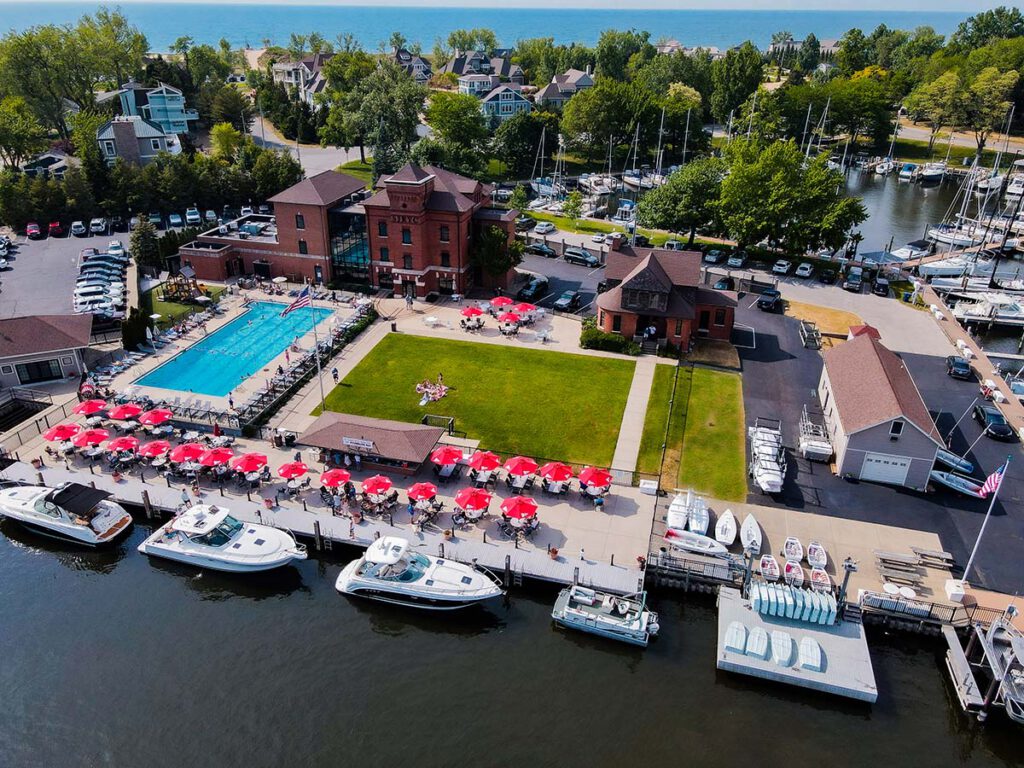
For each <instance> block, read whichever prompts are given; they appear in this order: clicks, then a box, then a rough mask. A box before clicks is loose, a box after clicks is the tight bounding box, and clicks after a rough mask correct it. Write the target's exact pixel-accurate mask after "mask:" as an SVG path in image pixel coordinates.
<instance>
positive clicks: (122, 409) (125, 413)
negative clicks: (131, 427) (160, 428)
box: [107, 403, 142, 419]
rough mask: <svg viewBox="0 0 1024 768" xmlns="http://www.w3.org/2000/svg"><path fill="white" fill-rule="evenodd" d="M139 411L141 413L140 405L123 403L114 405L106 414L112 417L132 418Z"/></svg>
mask: <svg viewBox="0 0 1024 768" xmlns="http://www.w3.org/2000/svg"><path fill="white" fill-rule="evenodd" d="M140 413H142V406H141V405H136V404H135V403H125V404H124V405H115V406H114V407H113V408H111V409H110V411H109V412H108V413H107V415H108V416H109V417H110V418H112V419H134V418H135V417H136V416H138V415H139V414H140Z"/></svg>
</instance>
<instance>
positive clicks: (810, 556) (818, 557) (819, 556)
mask: <svg viewBox="0 0 1024 768" xmlns="http://www.w3.org/2000/svg"><path fill="white" fill-rule="evenodd" d="M807 564H808V565H810V566H811V567H812V568H824V567H825V566H827V565H828V554H827V553H826V552H825V547H823V546H822V545H821V542H817V541H812V542H811V543H810V544H808V545H807Z"/></svg>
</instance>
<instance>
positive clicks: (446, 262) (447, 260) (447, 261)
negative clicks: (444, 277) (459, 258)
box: [441, 251, 452, 267]
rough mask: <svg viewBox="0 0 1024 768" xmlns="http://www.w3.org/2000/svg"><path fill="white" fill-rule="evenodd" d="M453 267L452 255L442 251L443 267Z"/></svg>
mask: <svg viewBox="0 0 1024 768" xmlns="http://www.w3.org/2000/svg"><path fill="white" fill-rule="evenodd" d="M451 265H452V255H451V254H450V253H448V251H441V266H442V267H450V266H451Z"/></svg>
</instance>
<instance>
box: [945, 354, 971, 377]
mask: <svg viewBox="0 0 1024 768" xmlns="http://www.w3.org/2000/svg"><path fill="white" fill-rule="evenodd" d="M946 375H947V376H952V377H953V378H954V379H963V380H964V381H971V380H972V379H974V371H972V370H971V364H970V363H969V362H968V361H967V358H965V357H960V356H959V355H950V356H949V357H947V358H946Z"/></svg>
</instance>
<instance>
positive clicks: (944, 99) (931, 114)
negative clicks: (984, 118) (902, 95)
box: [904, 69, 963, 154]
mask: <svg viewBox="0 0 1024 768" xmlns="http://www.w3.org/2000/svg"><path fill="white" fill-rule="evenodd" d="M962 100H963V85H962V83H961V82H960V75H958V74H957V73H956V71H954V70H952V69H951V70H949V71H948V72H946V73H945V74H943V75H942V76H941V77H939V78H937V79H935V80H933V81H932V82H930V83H924V84H923V85H920V86H918V87H917V88H916V89H915V90H914V91H913V92H912V93H911V94H910V95H909V96H908V97H907V99H906V101H905V102H904V104H905V106H906V108H907V110H908V111H909V112H910V114H911V115H912V116H914V117H915V119H916V118H917V117H923V118H924V119H926V120H927V121H928V122H929V124H930V126H931V133H930V135H929V136H928V152H929V154H930V153H931V151H932V148H933V147H934V146H935V139H936V137H937V136H938V135H939V131H941V130H942V129H943V128H945V127H946V126H954V125H956V124H957V123H959V122H960V120H961V117H962V114H963V111H962Z"/></svg>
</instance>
